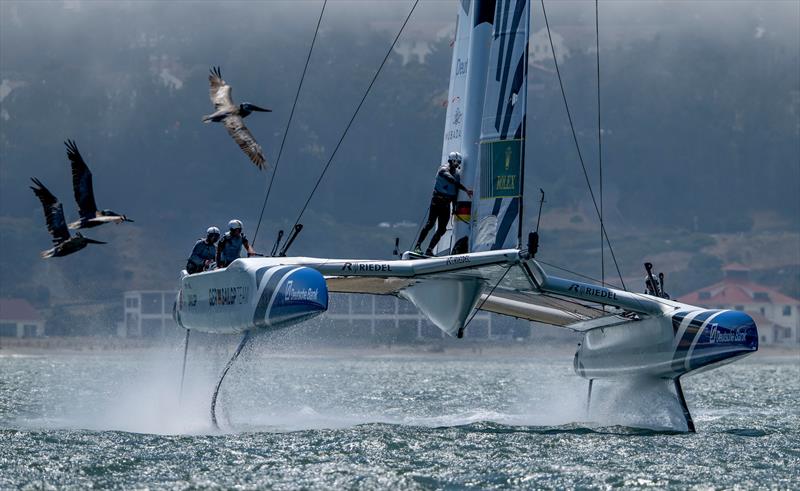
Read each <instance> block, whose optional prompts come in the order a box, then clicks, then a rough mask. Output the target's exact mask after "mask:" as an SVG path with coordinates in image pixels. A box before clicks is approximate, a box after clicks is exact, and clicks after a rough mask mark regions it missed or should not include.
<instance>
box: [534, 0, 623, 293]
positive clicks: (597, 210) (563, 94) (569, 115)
mask: <svg viewBox="0 0 800 491" xmlns="http://www.w3.org/2000/svg"><path fill="white" fill-rule="evenodd" d="M541 3H542V14H543V17H544V23H545V27H547V37H548V39H549V40H550V50H551V51H552V53H553V62H554V63H555V67H556V75H558V84H559V86H560V87H561V97H562V98H563V99H564V107H565V108H566V110H567V119H569V126H570V129H571V130H572V139H573V140H574V141H575V149H576V150H577V151H578V160H580V163H581V168H582V169H583V177H584V178H585V179H586V186H588V188H589V195H590V196H591V198H592V203H593V204H594V210H595V213H597V216H598V217H600V215H601V214H600V208H599V207H598V206H597V199H596V198H595V196H594V190H593V189H592V183H591V181H589V173H588V172H587V171H586V163H585V162H584V161H583V154H582V153H581V147H580V144H579V143H578V135H577V133H576V132H575V124H574V123H573V122H572V113H571V112H570V110H569V104H568V103H567V93H566V91H565V90H564V82H563V80H562V79H561V71H560V70H559V68H558V58H556V48H555V45H554V44H553V36H552V35H551V34H550V24H549V22H548V21H547V11H546V10H545V7H544V0H541ZM600 229H601V233H602V234H603V236H604V237H605V239H606V243H607V244H608V251H609V252H610V253H611V258H612V259H613V260H614V266H615V267H616V268H617V275H618V276H619V281H620V283H622V289H623V290H626V291H627V288H626V287H625V280H623V279H622V272H621V271H620V269H619V263H618V262H617V256H616V254H614V248H613V247H611V240H610V239H609V238H608V233H607V232H606V230H605V228H604V227H600Z"/></svg>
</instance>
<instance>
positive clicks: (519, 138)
mask: <svg viewBox="0 0 800 491" xmlns="http://www.w3.org/2000/svg"><path fill="white" fill-rule="evenodd" d="M529 17H530V16H529V2H528V0H510V1H505V2H497V10H496V12H495V19H496V22H495V24H494V32H493V33H492V44H491V50H490V58H489V70H488V73H487V82H486V96H485V97H484V106H483V113H482V116H483V117H482V124H481V135H480V165H479V166H478V169H477V176H476V179H475V185H474V187H475V195H474V196H473V206H474V210H475V212H474V214H473V226H472V230H471V237H470V244H471V247H470V250H471V251H485V250H492V249H507V248H512V247H520V237H521V229H520V224H521V220H520V219H521V214H522V191H523V182H522V179H523V174H524V164H525V122H526V102H527V93H528V82H527V79H528V63H527V60H528V33H529V30H530V29H529V22H530V21H529Z"/></svg>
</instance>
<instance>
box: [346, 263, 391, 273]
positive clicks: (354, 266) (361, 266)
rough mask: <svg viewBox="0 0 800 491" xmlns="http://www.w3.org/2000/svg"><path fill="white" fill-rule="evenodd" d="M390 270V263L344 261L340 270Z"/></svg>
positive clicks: (352, 271)
mask: <svg viewBox="0 0 800 491" xmlns="http://www.w3.org/2000/svg"><path fill="white" fill-rule="evenodd" d="M391 270H392V265H391V264H387V263H344V265H342V271H348V272H351V273H357V272H362V271H377V272H386V271H391Z"/></svg>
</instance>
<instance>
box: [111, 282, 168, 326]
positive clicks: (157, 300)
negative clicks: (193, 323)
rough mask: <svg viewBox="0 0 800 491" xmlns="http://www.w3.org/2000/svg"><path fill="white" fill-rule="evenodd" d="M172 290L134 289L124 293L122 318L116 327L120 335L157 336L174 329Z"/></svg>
mask: <svg viewBox="0 0 800 491" xmlns="http://www.w3.org/2000/svg"><path fill="white" fill-rule="evenodd" d="M176 294H177V292H176V291H174V290H135V291H129V292H125V294H124V307H125V309H124V320H123V322H122V323H121V324H120V325H119V327H118V328H117V335H118V336H120V337H128V338H138V337H158V336H163V335H164V333H165V332H166V331H167V329H175V328H176V327H177V324H176V323H175V321H174V320H173V319H172V305H173V304H174V303H175V296H176Z"/></svg>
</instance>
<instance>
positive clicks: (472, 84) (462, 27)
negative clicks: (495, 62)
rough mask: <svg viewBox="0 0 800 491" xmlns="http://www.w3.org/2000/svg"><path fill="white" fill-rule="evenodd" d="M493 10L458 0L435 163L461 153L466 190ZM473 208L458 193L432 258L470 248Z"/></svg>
mask: <svg viewBox="0 0 800 491" xmlns="http://www.w3.org/2000/svg"><path fill="white" fill-rule="evenodd" d="M494 11H495V1H494V0H473V1H472V2H470V1H469V0H462V1H461V2H459V4H458V20H457V27H456V39H455V44H454V46H453V61H452V65H451V69H450V90H449V93H448V102H447V119H446V122H445V131H444V144H443V146H442V160H441V162H438V163H437V165H441V164H443V163H444V162H446V160H447V155H448V154H449V153H450V152H459V153H461V156H462V158H463V161H462V163H461V181H462V182H463V183H464V184H465V185H466V186H467V187H471V186H472V183H473V182H474V180H475V176H476V175H477V172H476V171H477V167H478V162H479V160H478V149H479V145H478V143H479V140H480V132H481V111H482V110H483V96H484V94H485V92H486V71H487V67H488V63H489V47H490V41H491V35H492V22H493V19H494ZM472 210H473V207H472V201H471V200H469V198H468V197H467V196H466V194H464V193H463V192H460V193H459V196H458V199H457V201H456V203H455V205H454V210H453V211H454V212H453V215H452V217H451V218H450V223H449V224H448V227H447V233H446V234H445V235H444V236H443V237H442V239H441V240H440V241H439V243H438V244H437V247H436V249H435V253H436V255H447V254H454V253H464V252H467V251H468V250H469V245H468V242H469V237H470V234H471V225H472V215H473V214H472Z"/></svg>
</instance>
